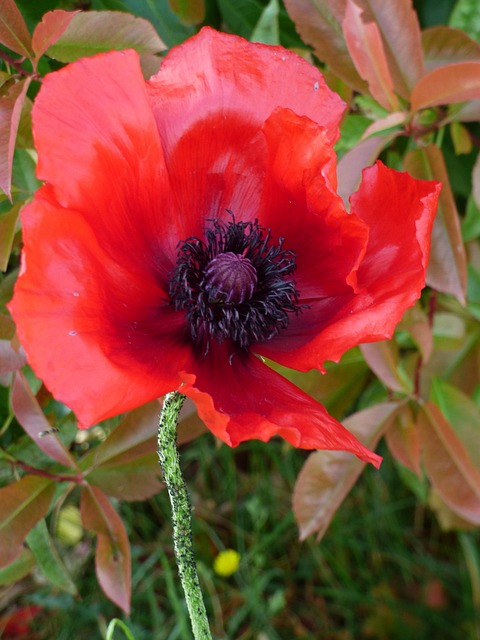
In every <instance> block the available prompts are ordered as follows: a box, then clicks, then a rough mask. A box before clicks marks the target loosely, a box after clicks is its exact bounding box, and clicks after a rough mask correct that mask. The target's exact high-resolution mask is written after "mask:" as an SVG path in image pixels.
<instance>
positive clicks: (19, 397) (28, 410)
mask: <svg viewBox="0 0 480 640" xmlns="http://www.w3.org/2000/svg"><path fill="white" fill-rule="evenodd" d="M12 408H13V412H14V414H15V417H16V418H17V420H18V422H19V423H20V424H21V425H22V427H23V428H24V429H25V431H26V432H27V433H28V435H29V436H30V438H32V440H34V442H35V444H36V445H37V446H38V447H39V448H40V449H41V450H42V451H43V452H44V453H46V454H47V455H48V456H50V457H51V458H53V459H54V460H56V461H57V462H60V464H63V465H64V466H66V467H70V468H71V469H78V467H77V465H76V462H75V460H74V459H73V457H72V456H71V454H70V453H69V452H68V451H67V449H66V448H65V447H64V445H63V443H62V442H61V441H60V439H59V438H58V437H57V436H56V435H55V433H50V430H51V428H52V425H51V424H50V423H49V422H48V420H47V419H46V417H45V415H44V413H43V411H42V410H41V408H40V406H39V404H38V402H37V399H36V398H35V396H34V395H33V393H32V390H31V389H30V386H29V384H28V382H27V381H26V380H25V378H24V377H23V375H22V374H21V373H20V372H18V373H17V374H16V376H15V382H14V384H13V389H12ZM45 432H47V433H48V435H47V436H45V437H42V436H43V434H44V433H45Z"/></svg>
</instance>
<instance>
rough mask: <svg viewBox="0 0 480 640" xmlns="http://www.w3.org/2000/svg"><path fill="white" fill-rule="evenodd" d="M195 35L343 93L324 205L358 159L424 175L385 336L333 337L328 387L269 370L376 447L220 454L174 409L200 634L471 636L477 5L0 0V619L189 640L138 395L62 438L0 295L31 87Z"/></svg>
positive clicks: (477, 568)
mask: <svg viewBox="0 0 480 640" xmlns="http://www.w3.org/2000/svg"><path fill="white" fill-rule="evenodd" d="M98 12H102V13H98ZM103 12H109V13H103ZM203 24H210V25H212V26H214V27H216V28H219V29H222V30H225V31H230V32H233V33H237V34H240V35H242V36H244V37H246V38H249V39H251V40H253V41H262V42H266V43H269V44H278V43H281V44H282V45H283V46H285V47H289V48H293V49H295V50H296V51H298V52H299V53H300V54H301V55H303V56H305V57H307V58H308V59H310V60H311V61H312V62H313V63H315V64H317V65H319V66H320V67H321V68H322V69H323V71H324V73H325V75H326V78H327V81H328V82H329V83H330V86H331V87H332V88H333V89H335V90H336V91H338V92H339V93H340V94H341V95H342V97H343V98H344V100H345V101H346V102H347V103H348V105H349V109H348V112H347V115H346V117H345V119H344V121H343V125H342V136H341V139H340V141H339V142H338V145H337V151H338V154H339V159H340V161H339V167H338V177H339V189H340V193H341V194H342V195H343V197H344V198H345V200H347V199H348V196H349V194H350V193H352V191H354V190H355V188H356V186H357V184H358V181H359V179H360V175H361V170H362V169H363V168H364V167H365V166H367V165H368V164H371V163H372V162H373V161H374V160H375V159H376V158H377V157H381V158H382V159H383V160H384V162H386V164H388V165H389V166H391V167H394V168H397V169H400V170H408V171H409V172H410V173H412V174H413V175H414V176H416V177H419V178H433V179H436V180H441V181H442V182H443V190H442V195H441V201H440V207H439V211H438V214H437V219H436V223H435V227H434V233H433V242H432V256H431V261H430V265H429V270H428V278H427V283H428V287H427V288H426V290H425V291H424V293H423V295H422V299H421V300H420V301H419V302H418V304H417V305H416V306H415V307H414V308H413V309H411V310H409V311H408V312H407V313H406V315H405V317H404V319H403V321H402V323H401V324H400V326H399V327H398V330H397V332H396V335H395V337H394V339H392V340H391V341H389V342H383V343H378V344H370V345H366V346H362V347H360V348H356V349H353V350H351V351H350V352H348V353H347V354H346V355H345V356H344V357H343V358H342V360H341V362H340V363H338V364H332V365H330V366H329V372H328V374H327V375H326V376H321V375H320V374H317V373H315V372H311V373H309V374H298V373H296V372H289V371H282V372H283V373H285V374H286V375H287V376H288V377H290V379H292V380H293V381H294V382H295V383H296V384H298V385H299V386H301V387H302V388H303V389H305V390H307V391H308V392H309V393H310V394H311V395H313V396H314V397H316V398H317V399H318V400H319V401H321V402H322V403H323V404H325V405H326V406H327V408H328V409H329V411H330V412H331V413H332V414H333V415H335V416H336V417H338V418H340V419H342V420H344V423H345V424H346V425H347V426H348V427H349V428H350V429H351V430H352V431H353V432H354V433H355V434H356V435H357V436H358V437H359V438H360V439H361V440H362V441H363V442H364V443H365V444H367V445H368V446H371V447H375V446H377V444H378V447H379V450H380V452H381V453H383V454H384V456H385V461H384V463H383V465H382V468H381V470H380V471H379V472H377V471H375V470H373V469H366V470H364V465H363V463H361V462H359V461H358V460H356V459H354V458H353V457H352V456H351V455H347V454H342V453H338V452H335V453H332V452H316V453H313V454H311V455H307V454H306V453H305V452H302V451H296V450H293V449H291V448H290V447H289V446H288V445H286V443H283V442H279V441H275V442H272V443H269V444H267V445H265V444H262V443H255V442H250V443H248V444H244V445H242V446H241V447H239V448H238V449H236V450H231V449H229V448H228V447H226V446H224V445H222V446H219V445H218V443H217V442H215V441H214V438H213V436H212V435H211V434H203V435H201V434H202V433H203V431H204V430H205V429H204V427H203V425H202V424H201V423H200V421H199V420H198V418H197V417H196V415H195V413H194V410H193V408H192V406H189V405H187V406H186V408H185V410H184V413H183V419H182V423H181V427H180V436H179V439H180V443H181V444H182V460H183V465H184V468H185V471H186V475H187V478H188V480H189V484H190V487H191V491H192V500H193V504H194V506H195V531H194V536H195V543H196V546H197V549H198V556H199V562H200V572H201V579H202V580H203V583H204V589H205V592H206V596H207V601H208V607H209V613H210V618H211V621H212V625H213V630H214V633H215V635H216V636H217V637H218V638H234V637H235V638H242V639H245V640H247V639H254V638H256V639H259V640H260V639H262V640H263V639H266V638H267V639H273V640H276V639H280V638H317V637H318V638H319V637H321V638H324V639H326V640H328V639H330V638H331V639H332V640H333V639H335V640H347V639H351V638H352V639H353V638H355V639H357V638H377V639H379V640H380V639H383V638H389V639H390V640H395V639H396V638H398V639H400V638H402V639H403V638H405V637H407V638H409V639H412V640H415V639H419V640H420V639H423V638H431V637H435V638H438V639H440V640H442V639H445V640H449V639H453V638H467V639H468V638H472V639H473V638H476V639H477V640H478V639H479V638H480V556H479V551H478V541H479V533H478V527H479V525H480V447H479V442H480V437H479V434H480V384H479V383H480V376H479V367H480V324H479V321H480V251H479V243H478V239H479V236H480V160H479V155H478V149H479V146H480V126H479V120H480V7H479V5H478V3H477V2H476V1H475V0H458V1H456V2H455V1H454V0H442V1H441V2H439V1H438V0H436V1H433V0H418V1H417V2H415V3H414V4H413V5H412V3H411V2H410V0H398V1H396V2H384V1H381V0H323V1H316V2H314V1H313V0H285V3H284V4H282V3H280V1H279V0H270V1H269V2H263V1H261V0H236V1H235V2H234V1H233V0H216V1H215V0H183V1H181V0H155V2H152V1H151V0H91V2H71V1H69V0H37V1H36V2H32V1H31V0H17V2H14V0H2V3H1V4H0V187H1V188H2V190H3V192H4V195H1V196H0V268H1V270H2V275H1V276H0V305H1V309H0V383H1V386H0V436H1V448H0V482H1V485H2V488H0V504H1V510H0V564H1V568H0V585H1V586H0V608H1V609H2V613H1V614H0V630H1V631H2V632H3V636H4V637H16V638H39V639H43V638H45V639H50V638H55V639H59V640H62V639H63V638H65V639H67V638H68V639H73V640H77V639H79V640H81V639H82V638H92V637H106V635H107V625H108V621H109V620H110V619H111V618H112V617H114V616H121V617H123V619H124V620H125V621H126V622H127V623H128V626H129V628H130V630H131V632H132V633H133V634H134V636H135V638H136V639H137V640H142V639H143V638H145V639H146V638H156V639H158V640H163V639H167V638H168V639H172V640H173V639H174V638H189V637H190V636H189V630H188V621H187V618H186V614H185V608H184V603H183V597H182V594H181V592H180V590H179V585H178V583H177V577H176V574H175V570H173V569H172V568H171V567H172V555H173V553H172V543H171V539H170V526H169V507H168V500H167V498H166V496H165V495H164V494H163V492H161V486H162V485H161V481H160V478H159V477H158V463H157V457H156V453H155V432H156V426H157V425H156V421H157V416H158V411H159V405H158V403H157V402H153V403H150V404H149V405H146V406H144V407H141V408H140V409H137V410H135V411H133V412H131V413H130V414H128V415H124V416H121V417H119V418H118V419H116V420H110V421H107V422H105V423H102V424H101V425H99V426H98V427H95V428H93V429H91V430H89V431H86V432H78V431H77V429H76V423H75V419H74V416H73V415H72V414H71V413H70V412H69V410H68V409H67V408H66V407H65V406H63V405H61V404H60V403H58V402H56V401H55V400H54V399H53V398H52V397H51V395H50V393H49V392H48V390H47V389H46V388H45V387H44V386H43V384H42V382H41V381H40V380H38V379H36V378H35V376H34V374H33V373H32V371H31V370H30V369H29V368H28V366H26V362H25V358H24V354H23V352H22V349H21V347H20V345H19V344H18V341H17V340H16V337H15V327H14V325H13V322H12V320H11V318H10V317H9V315H8V312H7V310H6V307H5V304H6V302H8V300H9V299H10V297H11V295H12V289H13V284H14V281H15V278H16V275H17V273H18V269H19V255H20V249H21V229H20V227H19V223H18V214H19V211H20V209H21V207H22V206H23V204H24V203H25V202H26V201H28V200H29V199H30V198H31V197H32V194H33V193H34V192H35V190H36V189H37V188H38V186H39V185H38V181H37V180H36V178H35V173H34V171H35V159H36V158H35V151H34V149H33V142H32V135H31V122H30V115H29V114H30V109H31V105H32V102H33V100H34V99H35V94H36V92H37V90H38V87H39V83H40V81H41V78H42V77H43V76H44V75H45V73H48V72H49V71H51V70H55V69H58V68H59V67H60V66H62V65H63V64H65V63H68V62H70V61H72V60H75V59H77V58H79V57H82V56H85V55H92V54H93V53H96V52H98V51H102V50H109V49H112V48H113V49H123V48H126V47H133V48H135V49H136V50H137V51H138V52H139V53H140V54H141V56H142V64H143V69H144V72H145V75H146V76H147V77H148V76H149V75H150V74H151V73H153V72H155V70H156V69H158V67H159V64H160V61H161V56H162V55H163V52H164V51H165V50H166V49H167V48H169V47H171V46H173V45H175V44H178V43H180V42H182V41H183V40H185V39H186V38H187V37H189V36H190V35H192V34H193V33H195V32H196V31H197V30H198V29H199V28H200V26H201V25H203ZM420 29H421V30H420ZM59 357H61V354H59ZM197 436H200V437H198V438H197ZM292 496H293V510H292ZM298 532H300V539H301V540H302V542H299V540H298ZM225 548H233V549H235V550H237V551H238V552H239V554H240V565H239V567H238V569H237V570H236V571H235V572H234V573H233V574H231V575H225V572H223V573H222V571H219V570H218V564H216V565H214V560H215V558H216V557H217V556H218V554H219V552H221V551H222V550H224V549H225ZM214 566H215V567H217V571H218V573H216V572H215V570H214ZM227 573H228V571H227ZM132 594H133V595H132ZM122 610H123V613H122V612H121V611H122ZM130 611H131V612H132V613H131V615H130ZM122 633H124V631H122V629H121V628H120V626H118V627H117V628H116V629H115V630H113V631H112V630H110V635H112V634H115V637H121V635H122Z"/></svg>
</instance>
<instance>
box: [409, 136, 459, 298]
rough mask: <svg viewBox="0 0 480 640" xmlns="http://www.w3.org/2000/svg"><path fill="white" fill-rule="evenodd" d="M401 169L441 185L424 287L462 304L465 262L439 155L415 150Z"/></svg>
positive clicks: (433, 148)
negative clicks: (435, 290)
mask: <svg viewBox="0 0 480 640" xmlns="http://www.w3.org/2000/svg"><path fill="white" fill-rule="evenodd" d="M404 166H405V169H406V170H407V171H408V172H410V173H411V174H412V175H413V176H414V177H415V178H421V179H423V180H438V181H440V182H441V183H442V191H441V193H440V199H439V205H438V212H437V216H436V218H435V223H434V225H433V231H432V245H431V252H430V262H429V264H428V270H427V284H428V285H430V286H431V287H433V288H434V289H437V291H441V292H442V293H450V294H452V295H453V296H455V297H456V298H457V299H458V300H459V301H460V302H461V303H462V304H464V303H465V295H466V287H467V260H466V255H465V248H464V246H463V241H462V235H461V231H460V222H459V216H458V212H457V207H456V205H455V200H454V198H453V194H452V190H451V188H450V182H449V179H448V174H447V170H446V167H445V161H444V159H443V155H442V152H441V151H440V149H439V148H438V147H436V146H435V145H429V146H428V147H425V148H423V149H416V150H414V151H411V152H410V153H408V154H407V155H406V157H405V159H404Z"/></svg>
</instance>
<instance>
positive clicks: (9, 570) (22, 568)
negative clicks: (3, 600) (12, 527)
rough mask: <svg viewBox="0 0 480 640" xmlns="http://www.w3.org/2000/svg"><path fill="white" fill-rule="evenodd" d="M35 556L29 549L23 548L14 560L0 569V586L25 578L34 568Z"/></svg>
mask: <svg viewBox="0 0 480 640" xmlns="http://www.w3.org/2000/svg"><path fill="white" fill-rule="evenodd" d="M35 564H36V562H35V556H34V555H33V553H32V552H31V551H30V549H26V548H23V549H22V551H21V553H20V555H19V556H18V558H17V559H16V560H14V561H13V562H12V564H9V565H8V566H7V567H4V568H3V569H0V586H2V587H3V586H4V585H7V584H12V583H13V582H19V581H20V580H21V579H22V578H24V577H25V576H27V575H28V574H29V573H30V571H31V570H32V569H33V567H34V566H35Z"/></svg>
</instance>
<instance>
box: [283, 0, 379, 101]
mask: <svg viewBox="0 0 480 640" xmlns="http://www.w3.org/2000/svg"><path fill="white" fill-rule="evenodd" d="M346 1H347V0H328V2H315V3H314V2H312V0H285V7H286V9H287V11H288V14H289V15H290V18H291V19H292V20H293V22H294V23H295V26H296V28H297V31H298V32H299V34H300V35H301V37H302V40H303V41H304V42H306V43H307V44H309V45H311V46H312V47H313V49H314V51H315V55H316V56H317V57H318V58H319V60H321V61H322V62H326V63H327V65H328V66H329V67H330V69H331V70H332V71H333V72H334V73H335V74H336V75H337V76H339V77H340V78H342V80H344V81H345V82H346V84H348V85H349V86H351V87H353V88H354V89H356V90H357V91H359V92H360V93H365V91H366V90H367V83H366V82H365V81H364V80H362V78H360V76H359V74H358V72H357V70H356V69H355V65H354V64H353V62H352V59H351V57H350V54H349V52H348V49H347V45H346V43H345V39H344V37H343V34H342V27H341V23H342V20H343V16H344V14H345V5H346Z"/></svg>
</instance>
